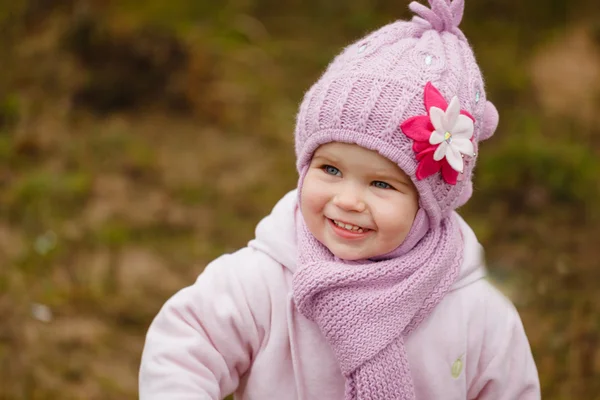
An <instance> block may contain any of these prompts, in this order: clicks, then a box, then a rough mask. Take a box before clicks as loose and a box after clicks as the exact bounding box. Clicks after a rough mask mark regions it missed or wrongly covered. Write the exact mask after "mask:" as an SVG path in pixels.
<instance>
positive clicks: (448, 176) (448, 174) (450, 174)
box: [442, 161, 458, 185]
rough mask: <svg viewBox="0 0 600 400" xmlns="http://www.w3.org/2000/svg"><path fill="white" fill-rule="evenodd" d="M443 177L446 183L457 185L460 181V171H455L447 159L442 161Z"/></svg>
mask: <svg viewBox="0 0 600 400" xmlns="http://www.w3.org/2000/svg"><path fill="white" fill-rule="evenodd" d="M442 177H443V178H444V180H445V181H446V183H448V184H450V185H456V182H457V181H458V171H455V170H454V169H453V168H452V167H451V166H450V164H448V162H447V161H444V162H442Z"/></svg>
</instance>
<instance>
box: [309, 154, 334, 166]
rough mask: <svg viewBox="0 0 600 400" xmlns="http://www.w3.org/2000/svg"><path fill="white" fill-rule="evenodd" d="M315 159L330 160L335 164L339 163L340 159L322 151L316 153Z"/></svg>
mask: <svg viewBox="0 0 600 400" xmlns="http://www.w3.org/2000/svg"><path fill="white" fill-rule="evenodd" d="M313 161H330V162H332V163H334V164H337V163H339V160H338V159H337V157H334V156H332V155H330V154H327V153H325V154H323V153H321V154H318V155H315V156H314V157H313Z"/></svg>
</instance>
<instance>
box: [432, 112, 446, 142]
mask: <svg viewBox="0 0 600 400" xmlns="http://www.w3.org/2000/svg"><path fill="white" fill-rule="evenodd" d="M444 114H445V113H444V111H443V110H442V109H441V108H437V107H431V109H430V110H429V118H430V119H431V124H432V125H433V128H434V129H435V130H436V131H438V132H439V133H440V134H441V135H443V134H444V133H446V131H447V130H448V129H447V128H449V127H448V126H446V125H444ZM427 139H428V140H429V138H427Z"/></svg>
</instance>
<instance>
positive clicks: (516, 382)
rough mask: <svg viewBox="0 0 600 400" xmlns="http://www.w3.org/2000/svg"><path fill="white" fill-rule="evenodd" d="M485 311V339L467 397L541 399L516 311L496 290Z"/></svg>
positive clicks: (483, 398)
mask: <svg viewBox="0 0 600 400" xmlns="http://www.w3.org/2000/svg"><path fill="white" fill-rule="evenodd" d="M485 308H486V310H485V313H484V314H485V317H484V321H485V323H484V328H485V332H484V333H483V338H484V339H483V341H482V347H481V352H480V358H479V361H478V366H477V374H476V378H475V379H474V380H473V382H472V383H471V385H470V387H469V391H468V398H469V399H477V400H517V399H518V400H538V399H540V398H541V394H540V383H539V378H538V372H537V368H536V366H535V362H534V360H533V355H532V353H531V348H530V346H529V342H528V340H527V336H526V335H525V329H524V328H523V324H522V322H521V319H520V317H519V314H518V312H517V310H516V309H515V307H514V306H513V304H512V303H511V302H510V301H509V300H508V299H506V298H505V297H504V296H503V295H502V294H500V293H499V292H498V291H497V290H496V289H493V294H492V295H491V296H488V299H487V301H486V307H485Z"/></svg>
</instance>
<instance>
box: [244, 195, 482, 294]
mask: <svg viewBox="0 0 600 400" xmlns="http://www.w3.org/2000/svg"><path fill="white" fill-rule="evenodd" d="M297 206H298V194H297V190H296V189H295V190H292V191H291V192H289V193H287V194H286V195H285V196H283V198H282V199H281V200H279V202H277V204H276V205H275V207H274V208H273V210H272V211H271V214H269V215H268V216H266V217H265V218H263V219H262V220H261V221H260V222H259V223H258V225H257V227H256V238H255V239H253V240H251V241H250V242H249V243H248V246H249V247H252V248H254V249H256V250H259V251H261V252H263V253H265V254H267V255H268V256H269V257H271V258H273V259H274V260H275V261H277V262H278V263H280V264H281V265H283V266H284V267H285V268H287V269H289V270H290V271H291V272H292V273H293V272H294V271H295V270H296V259H297V248H296V209H297ZM454 217H455V218H456V219H457V220H458V222H459V225H460V230H461V233H462V235H463V239H464V257H463V263H462V265H461V267H460V272H459V275H458V278H457V280H456V282H454V285H453V286H452V288H451V290H456V289H459V288H461V287H464V286H467V285H469V284H470V283H472V282H475V281H477V280H479V279H481V278H483V277H484V276H485V264H484V257H483V247H482V246H481V244H479V242H478V241H477V237H476V236H475V233H474V232H473V230H472V229H471V227H470V226H469V225H468V224H467V223H466V222H465V221H464V220H463V219H462V217H461V216H460V215H458V214H457V213H454Z"/></svg>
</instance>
